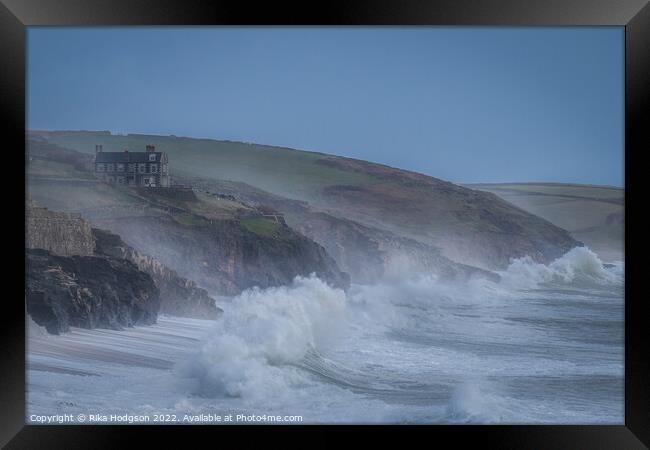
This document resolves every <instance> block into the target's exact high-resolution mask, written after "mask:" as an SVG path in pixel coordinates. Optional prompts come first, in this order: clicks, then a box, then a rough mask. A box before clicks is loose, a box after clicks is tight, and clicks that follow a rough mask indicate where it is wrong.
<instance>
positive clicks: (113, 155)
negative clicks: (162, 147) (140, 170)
mask: <svg viewBox="0 0 650 450" xmlns="http://www.w3.org/2000/svg"><path fill="white" fill-rule="evenodd" d="M163 153H164V152H99V153H96V154H95V162H98V163H116V162H120V163H130V162H132V163H144V162H154V161H150V160H149V155H156V160H155V162H160V160H161V158H162V155H163Z"/></svg>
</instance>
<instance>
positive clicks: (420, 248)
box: [181, 179, 498, 283]
mask: <svg viewBox="0 0 650 450" xmlns="http://www.w3.org/2000/svg"><path fill="white" fill-rule="evenodd" d="M181 180H182V181H184V182H186V183H190V182H191V183H192V184H194V185H195V186H197V187H200V188H201V189H206V190H209V191H213V192H215V193H216V192H218V193H220V194H218V195H226V196H231V197H232V198H236V199H237V200H239V201H241V202H243V203H245V204H248V205H251V206H254V207H257V208H267V209H269V210H271V211H275V212H276V214H282V215H283V217H284V220H285V221H286V223H287V224H288V225H289V226H290V227H292V228H293V229H295V230H297V231H298V232H300V233H301V234H303V235H305V236H307V237H308V238H310V239H312V240H314V241H315V242H316V243H318V244H320V245H322V246H323V247H324V248H325V250H326V251H327V253H328V254H329V255H331V256H332V258H333V259H334V260H335V261H336V263H337V265H338V266H339V267H340V268H341V270H343V271H344V272H346V273H348V274H350V277H351V278H352V280H354V281H355V282H356V283H374V282H377V281H378V280H380V279H382V278H383V277H385V276H392V275H405V274H407V273H409V272H410V273H420V272H427V273H434V274H437V275H438V276H441V277H442V278H447V279H449V278H453V279H460V280H465V279H468V278H470V277H472V276H482V277H487V278H490V279H498V276H497V275H496V274H494V273H492V272H489V271H485V270H481V269H478V268H476V267H471V266H468V265H464V264H459V263H456V262H454V261H451V260H450V259H448V258H446V257H445V256H443V255H442V253H441V251H440V249H438V248H435V247H432V246H430V245H426V244H423V243H421V242H418V241H416V240H414V239H409V238H404V237H401V236H399V235H398V234H395V233H392V232H389V231H385V230H381V229H378V228H373V227H370V226H366V225H362V224H360V223H358V222H355V221H353V220H349V219H346V218H342V217H337V216H334V215H332V214H329V213H326V212H323V211H319V210H317V209H314V208H313V207H311V205H310V204H308V203H307V202H302V201H298V200H292V199H288V198H285V197H281V196H279V195H275V194H271V193H269V192H265V191H263V190H261V189H257V188H255V187H253V186H250V185H248V184H245V183H238V182H231V181H222V180H220V181H212V180H206V179H191V180H190V179H181Z"/></svg>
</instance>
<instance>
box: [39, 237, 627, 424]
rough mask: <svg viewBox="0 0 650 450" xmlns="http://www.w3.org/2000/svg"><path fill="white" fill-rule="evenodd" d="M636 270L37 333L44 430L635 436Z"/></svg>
mask: <svg viewBox="0 0 650 450" xmlns="http://www.w3.org/2000/svg"><path fill="white" fill-rule="evenodd" d="M623 285H624V279H623V265H622V263H621V264H614V265H608V266H607V267H605V266H604V265H603V264H602V263H601V262H600V261H599V260H598V258H597V257H596V255H595V254H593V253H592V252H590V251H589V250H588V249H586V248H575V249H573V250H572V251H570V252H569V253H567V254H566V255H564V256H563V257H562V258H560V259H558V260H556V261H555V262H553V263H551V264H549V265H542V264H536V263H534V262H532V261H531V260H530V259H528V258H523V259H520V260H516V261H514V262H513V263H512V264H511V265H510V267H509V268H508V270H506V271H505V272H503V273H501V281H500V282H498V283H495V282H491V281H487V280H484V279H475V280H471V281H469V282H466V283H463V284H460V285H459V284H448V283H444V282H441V281H439V280H436V279H435V278H434V277H431V276H412V277H405V278H402V279H401V280H399V281H396V280H391V282H390V283H389V282H386V283H385V284H378V285H374V286H353V288H352V289H351V290H350V291H349V292H348V293H347V294H345V293H344V292H343V291H341V290H338V289H332V288H330V287H329V286H328V285H326V284H325V283H324V282H322V281H321V280H319V279H318V278H316V277H313V276H312V277H309V278H301V277H298V278H296V279H295V280H294V282H293V283H292V285H290V286H284V287H278V288H271V289H265V290H260V289H251V290H248V291H246V292H244V293H242V294H241V295H239V296H238V297H235V298H234V299H231V300H228V301H224V302H222V303H221V304H220V306H221V307H222V308H223V309H224V314H223V315H222V317H220V318H219V319H218V320H216V321H214V322H212V321H201V320H193V319H180V318H166V317H162V318H160V319H159V323H158V324H157V325H154V326H151V327H136V328H134V329H132V330H127V331H108V330H78V329H76V330H73V332H72V333H69V334H67V335H63V336H42V335H40V334H39V332H38V330H37V329H35V327H32V328H31V330H32V331H31V332H30V339H29V351H28V364H29V370H28V420H29V417H30V415H31V414H56V413H59V414H63V413H86V414H88V413H89V412H91V411H96V412H97V411H99V410H101V411H104V412H106V413H113V412H114V413H131V414H161V413H168V414H176V415H180V416H182V415H183V414H200V413H206V414H207V413H212V414H221V415H225V414H272V415H301V416H303V423H341V422H344V423H377V422H388V423H572V424H587V423H617V424H620V423H623V421H624V416H623V411H624V403H623V394H624V391H623V379H624V378H623V376H624V373H623V367H624V351H623V345H624V322H623V319H624V309H623V307H624V302H623Z"/></svg>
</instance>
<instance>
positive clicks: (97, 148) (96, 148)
mask: <svg viewBox="0 0 650 450" xmlns="http://www.w3.org/2000/svg"><path fill="white" fill-rule="evenodd" d="M101 151H102V144H95V153H101Z"/></svg>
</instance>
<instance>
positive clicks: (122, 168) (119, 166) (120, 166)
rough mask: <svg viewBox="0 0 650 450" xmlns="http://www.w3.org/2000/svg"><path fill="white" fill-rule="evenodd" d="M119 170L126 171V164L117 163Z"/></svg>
mask: <svg viewBox="0 0 650 450" xmlns="http://www.w3.org/2000/svg"><path fill="white" fill-rule="evenodd" d="M117 171H118V172H124V164H122V163H117Z"/></svg>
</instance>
